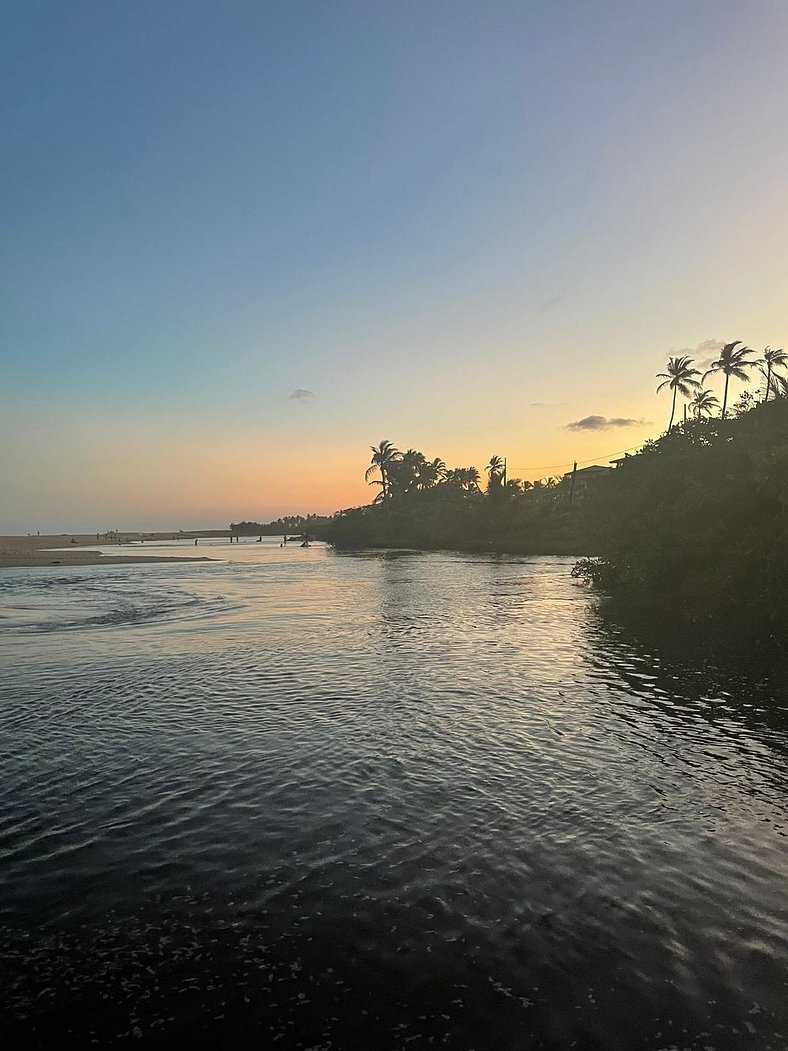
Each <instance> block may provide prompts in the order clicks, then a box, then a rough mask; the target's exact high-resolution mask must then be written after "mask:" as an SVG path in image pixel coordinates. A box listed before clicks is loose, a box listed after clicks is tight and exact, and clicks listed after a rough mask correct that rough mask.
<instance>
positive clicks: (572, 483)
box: [569, 460, 577, 504]
mask: <svg viewBox="0 0 788 1051" xmlns="http://www.w3.org/2000/svg"><path fill="white" fill-rule="evenodd" d="M576 474H577V460H575V462H574V466H573V467H572V477H571V478H570V480H569V503H570V504H571V503H572V501H573V500H574V498H575V475H576Z"/></svg>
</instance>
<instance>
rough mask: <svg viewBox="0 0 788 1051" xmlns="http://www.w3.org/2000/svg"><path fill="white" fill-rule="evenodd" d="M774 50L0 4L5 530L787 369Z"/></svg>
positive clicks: (518, 452)
mask: <svg viewBox="0 0 788 1051" xmlns="http://www.w3.org/2000/svg"><path fill="white" fill-rule="evenodd" d="M786 54H788V5H786V4H785V3H784V2H783V0H745V2H738V0H736V2H733V0H695V2H688V0H680V2H674V0H641V2H639V3H636V4H633V3H631V0H621V2H606V0H598V2H595V0H563V2H562V0H558V2H547V0H545V2H528V0H518V2H514V0H511V2H510V0H474V2H469V0H450V2H448V0H430V2H429V3H425V2H423V0H418V2H416V0H396V2H394V0H387V2H385V3H384V2H377V0H358V2H351V0H312V2H300V0H281V2H278V3H268V2H264V0H226V2H221V3H220V2H218V0H217V2H213V3H205V2H199V0H190V2H188V3H186V2H180V0H165V2H162V0H155V2H150V0H135V2H134V3H131V4H130V3H123V2H120V0H94V2H90V3H88V2H83V0H71V2H70V3H63V2H62V0H57V2H51V0H47V2H37V0H6V3H5V4H4V5H3V12H2V33H0V69H2V71H3V72H2V78H3V84H2V87H3V90H2V91H0V134H2V142H3V147H4V149H3V154H4V158H3V162H2V165H0V230H2V236H1V237H0V450H1V453H0V493H2V498H1V499H0V532H2V533H22V534H24V533H28V532H35V531H36V530H40V531H41V532H42V533H44V532H49V531H55V532H60V531H83V530H84V531H87V532H93V531H96V530H101V531H103V530H106V529H111V528H121V529H142V530H148V529H150V530H152V529H170V528H183V529H188V528H202V527H205V528H208V527H211V526H216V527H219V526H226V525H227V524H228V523H229V522H230V521H239V520H242V519H251V520H258V521H266V520H269V519H273V518H277V517H279V515H281V514H296V513H302V514H307V513H310V512H318V513H330V512H333V511H335V510H337V509H338V508H343V507H350V506H355V505H358V504H361V503H366V502H368V501H369V500H370V499H371V498H372V496H373V495H374V491H373V490H370V489H369V487H368V486H367V485H366V484H365V483H364V478H363V476H364V470H365V468H366V466H367V464H368V462H369V457H370V455H371V453H370V448H369V447H370V445H375V444H377V443H378V442H379V441H381V440H382V439H388V440H390V441H392V442H394V444H395V445H397V446H398V447H399V448H401V449H406V448H416V449H420V450H422V451H423V452H424V453H425V454H426V455H427V456H428V457H429V458H430V459H432V458H433V457H435V456H441V457H442V458H443V459H444V460H445V461H446V463H447V464H448V465H449V466H470V465H473V466H476V467H478V468H479V469H482V468H483V467H484V465H485V464H486V463H487V462H488V460H489V459H490V456H491V455H492V454H498V455H501V456H506V458H507V461H508V464H509V475H510V476H519V477H521V478H528V479H535V478H539V477H544V476H547V475H556V474H561V473H563V471H565V470H567V469H568V467H569V466H571V463H572V461H574V460H578V461H579V462H580V463H581V464H582V463H586V462H599V463H606V462H607V461H608V460H609V459H610V458H611V456H614V455H617V454H619V453H621V452H622V451H624V450H627V449H634V448H636V447H638V446H639V445H641V444H642V443H643V442H644V441H645V440H646V439H647V438H651V437H656V436H657V435H659V434H660V433H661V432H662V431H664V429H665V427H666V426H667V422H668V417H669V415H670V397H669V394H668V393H667V392H663V393H662V394H661V395H656V394H655V387H656V383H657V381H656V380H655V374H656V373H657V372H661V371H663V369H664V366H665V363H666V361H667V357H668V356H669V355H670V354H679V353H684V354H689V355H690V356H693V357H694V359H695V361H696V362H699V363H700V364H701V365H707V364H708V362H710V361H711V360H712V358H713V357H714V351H715V349H716V348H718V347H719V346H720V345H721V344H722V343H723V342H728V341H731V340H734V339H741V340H743V341H744V342H745V343H747V344H748V345H749V346H751V347H753V348H755V349H756V350H758V351H759V352H760V351H762V349H763V347H765V346H766V345H771V346H780V347H781V346H786V347H788V313H787V312H786V306H787V305H788V294H787V291H786V290H787V288H788V283H787V282H786V278H787V277H788V196H787V195H786V192H785V172H786V170H788V135H786V127H788V63H786V61H785V56H786ZM709 382H710V385H712V386H714V387H715V389H716V387H717V386H719V384H718V383H716V382H715V381H709ZM734 393H735V391H734ZM572 424H574V425H575V426H570V425H572Z"/></svg>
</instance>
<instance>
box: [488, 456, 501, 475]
mask: <svg viewBox="0 0 788 1051" xmlns="http://www.w3.org/2000/svg"><path fill="white" fill-rule="evenodd" d="M484 469H485V471H486V472H487V474H488V475H489V476H490V478H493V477H495V478H503V457H501V456H491V457H490V462H489V463H488V464H487V466H486V467H485V468H484Z"/></svg>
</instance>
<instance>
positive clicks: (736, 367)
mask: <svg viewBox="0 0 788 1051" xmlns="http://www.w3.org/2000/svg"><path fill="white" fill-rule="evenodd" d="M740 343H741V340H740V339H735V340H734V341H733V343H726V344H725V346H724V347H723V348H722V350H721V351H720V356H719V357H718V358H717V360H716V361H712V363H711V367H710V368H709V369H707V370H706V372H704V373H703V378H704V380H705V379H706V377H707V376H710V375H711V374H712V373H713V372H724V373H725V393H724V394H723V396H722V412H721V413H720V418H721V419H723V420H724V419H725V410H726V408H727V406H728V383H729V382H730V378H731V376H735V377H736V379H737V380H744V381H745V382H746V381H747V380H748V379H749V378H750V377H749V376H748V375H747V372H746V370H747V369H751V368H752V367H753V365H754V364H755V362H754V361H749V360H748V359H747V355H748V354H752V353H753V352H752V351H751V350H750V348H749V347H739V344H740ZM737 347H739V349H738V350H737V349H736V348H737Z"/></svg>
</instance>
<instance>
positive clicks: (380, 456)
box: [364, 441, 401, 504]
mask: <svg viewBox="0 0 788 1051" xmlns="http://www.w3.org/2000/svg"><path fill="white" fill-rule="evenodd" d="M370 449H371V450H372V459H371V460H370V463H369V467H368V468H367V469H366V471H365V472H364V481H365V482H369V484H370V485H379V486H380V488H381V494H382V497H383V503H384V504H385V503H386V502H387V501H388V498H389V495H390V491H391V490H390V487H389V477H390V472H391V470H392V468H393V466H394V464H396V463H397V461H398V460H399V458H400V456H401V453H400V451H399V449H397V448H396V447H395V446H394V445H392V444H391V442H389V441H382V442H381V443H380V445H370ZM375 471H380V479H379V480H378V479H377V478H375V479H373V480H372V481H371V482H370V481H369V479H370V475H373V474H374V473H375Z"/></svg>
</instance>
